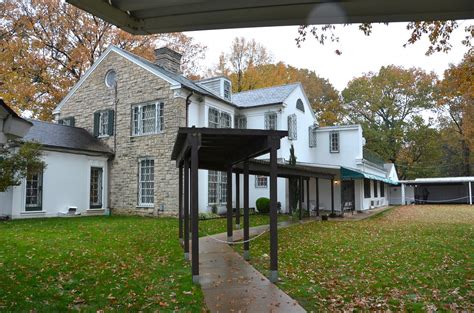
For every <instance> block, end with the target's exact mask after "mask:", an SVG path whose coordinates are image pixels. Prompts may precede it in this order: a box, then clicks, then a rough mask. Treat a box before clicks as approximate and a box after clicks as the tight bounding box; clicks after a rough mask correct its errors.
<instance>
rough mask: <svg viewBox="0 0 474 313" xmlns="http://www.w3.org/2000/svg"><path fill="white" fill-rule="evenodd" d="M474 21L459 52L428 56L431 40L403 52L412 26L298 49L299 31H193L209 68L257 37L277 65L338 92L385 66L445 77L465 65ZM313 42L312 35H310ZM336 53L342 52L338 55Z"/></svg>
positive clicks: (352, 31) (349, 31)
mask: <svg viewBox="0 0 474 313" xmlns="http://www.w3.org/2000/svg"><path fill="white" fill-rule="evenodd" d="M473 23H474V20H469V21H460V27H459V28H458V29H457V30H456V31H455V33H454V34H453V37H452V39H453V40H452V44H453V49H452V50H451V51H450V52H449V53H448V54H445V53H436V54H434V55H431V56H425V52H426V50H427V48H428V41H422V42H417V43H416V44H415V45H410V46H408V47H407V48H403V44H404V43H405V42H406V40H407V39H408V38H409V35H410V32H409V31H407V30H406V23H392V24H390V25H388V26H387V25H374V31H373V33H372V35H371V36H370V37H366V36H365V35H364V34H363V33H362V32H361V31H359V30H358V28H357V25H351V26H346V27H343V26H338V30H337V34H338V35H339V37H340V42H339V43H334V44H333V43H326V44H325V45H324V46H321V45H319V44H318V43H317V42H316V41H315V40H314V39H311V40H307V41H306V42H305V43H303V46H302V47H301V48H298V47H297V46H296V42H295V38H296V37H297V36H298V33H297V27H295V26H291V27H265V28H242V29H229V30H213V31H198V32H188V33H187V34H188V35H190V36H193V37H194V38H195V39H196V40H197V41H199V42H201V43H202V44H204V45H206V46H207V54H206V60H205V61H204V62H203V65H204V67H205V68H210V67H212V66H214V65H215V64H216V63H217V60H218V57H219V55H220V53H221V52H222V51H228V49H229V47H230V45H231V42H232V40H233V39H234V38H235V37H237V36H238V37H241V36H242V37H245V38H248V39H251V38H253V39H255V40H256V41H257V42H259V43H261V44H263V45H264V46H265V47H267V48H268V50H269V51H270V52H271V53H272V55H273V56H274V59H275V61H283V62H285V63H287V64H290V65H292V66H295V67H300V68H309V69H311V70H315V71H316V73H317V74H318V75H319V76H321V77H324V78H328V79H329V80H330V82H331V83H332V84H333V85H334V86H335V87H336V88H337V89H338V90H342V89H344V88H345V86H346V85H347V83H348V82H349V81H350V80H351V79H352V78H353V77H357V76H360V75H361V74H363V73H366V72H370V71H378V70H379V69H380V67H381V66H382V65H388V64H395V65H401V66H404V67H412V66H416V67H421V68H423V69H425V70H427V71H434V72H435V73H436V74H438V75H442V74H443V71H444V70H445V69H446V68H447V67H448V65H449V63H458V62H459V61H461V59H462V57H463V55H464V53H465V52H466V51H467V49H466V47H465V46H463V45H462V44H461V40H462V38H463V37H464V36H465V33H464V27H465V26H466V25H470V24H473ZM308 38H309V37H308ZM336 49H340V50H341V51H342V55H340V56H338V55H336V54H335V53H334V51H335V50H336Z"/></svg>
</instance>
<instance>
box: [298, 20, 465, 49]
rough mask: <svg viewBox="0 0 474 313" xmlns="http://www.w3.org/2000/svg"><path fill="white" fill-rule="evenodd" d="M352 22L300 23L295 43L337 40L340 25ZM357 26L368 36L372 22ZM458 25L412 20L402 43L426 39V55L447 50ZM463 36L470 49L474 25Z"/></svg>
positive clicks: (451, 21)
mask: <svg viewBox="0 0 474 313" xmlns="http://www.w3.org/2000/svg"><path fill="white" fill-rule="evenodd" d="M385 24H388V23H385ZM348 25H352V24H344V25H335V24H325V25H301V26H299V28H298V36H297V37H296V39H295V40H296V44H297V46H298V47H301V45H302V44H303V42H304V41H306V39H307V37H308V36H311V37H313V38H315V39H316V41H317V42H318V43H319V44H321V45H324V43H325V42H327V41H330V42H339V35H338V32H339V31H340V29H339V28H340V27H345V26H348ZM358 26H359V27H358V28H359V30H360V31H362V32H363V33H364V34H365V35H366V36H370V35H371V34H372V31H373V24H372V23H362V24H358ZM459 26H460V23H459V22H458V21H455V20H445V21H413V22H409V23H407V25H406V29H407V31H408V33H409V34H408V38H407V40H406V42H405V43H404V44H403V46H404V47H406V46H408V45H413V44H415V43H417V42H419V41H421V40H422V39H424V38H425V39H427V40H428V42H429V45H428V48H427V49H426V52H425V54H426V55H432V54H434V53H436V52H445V53H446V52H449V51H450V50H451V48H452V43H451V36H452V34H453V32H454V31H456V30H457V29H458V28H459ZM463 28H464V29H463V30H464V33H465V36H464V38H463V39H462V40H461V44H463V45H464V46H466V47H467V48H468V49H471V47H472V42H473V40H474V25H472V24H468V25H466V26H464V27H463ZM335 52H336V54H341V53H342V52H341V50H339V49H336V51H335Z"/></svg>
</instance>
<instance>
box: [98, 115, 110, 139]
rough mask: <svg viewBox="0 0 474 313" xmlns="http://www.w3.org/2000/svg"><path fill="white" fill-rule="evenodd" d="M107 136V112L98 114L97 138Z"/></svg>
mask: <svg viewBox="0 0 474 313" xmlns="http://www.w3.org/2000/svg"><path fill="white" fill-rule="evenodd" d="M108 135H109V111H101V112H99V137H105V136H108Z"/></svg>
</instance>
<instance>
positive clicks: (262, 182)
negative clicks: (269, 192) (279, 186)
mask: <svg viewBox="0 0 474 313" xmlns="http://www.w3.org/2000/svg"><path fill="white" fill-rule="evenodd" d="M255 188H268V177H267V176H255Z"/></svg>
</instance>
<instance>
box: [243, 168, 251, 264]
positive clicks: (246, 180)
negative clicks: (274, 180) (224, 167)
mask: <svg viewBox="0 0 474 313" xmlns="http://www.w3.org/2000/svg"><path fill="white" fill-rule="evenodd" d="M249 228H250V221H249V161H248V160H245V161H244V259H245V260H249V259H250V243H249V242H248V240H249V238H250V236H249Z"/></svg>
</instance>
